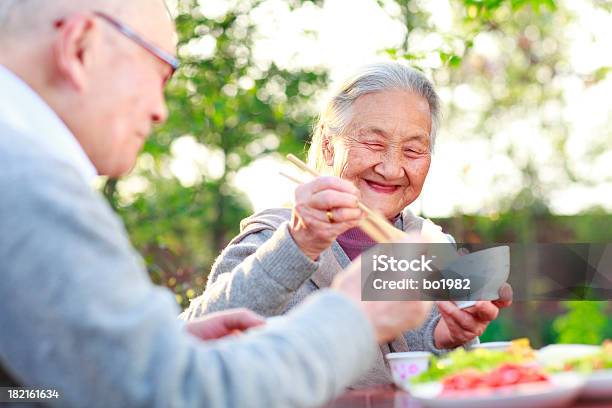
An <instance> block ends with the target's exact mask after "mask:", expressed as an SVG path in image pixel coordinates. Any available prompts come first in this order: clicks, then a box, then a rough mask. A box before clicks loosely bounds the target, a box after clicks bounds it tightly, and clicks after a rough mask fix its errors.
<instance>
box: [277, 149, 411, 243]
mask: <svg viewBox="0 0 612 408" xmlns="http://www.w3.org/2000/svg"><path fill="white" fill-rule="evenodd" d="M287 159H288V160H289V161H290V162H291V163H292V164H294V165H295V166H296V167H297V168H299V169H300V170H302V171H304V172H306V173H308V174H310V175H311V176H313V177H319V176H320V175H319V173H317V172H316V171H315V170H313V169H311V168H310V167H308V165H307V164H306V163H304V162H303V161H301V160H300V159H298V158H297V157H296V156H294V155H292V154H288V155H287ZM280 174H281V175H282V176H284V177H286V178H288V179H289V180H291V181H293V182H294V183H297V184H303V183H304V182H303V181H302V180H299V179H297V178H295V177H293V176H290V175H288V174H286V173H283V172H280ZM358 206H359V208H360V209H361V210H362V211H363V212H365V213H366V218H364V219H363V221H362V222H361V223H360V225H359V227H360V228H361V229H362V230H363V231H364V232H365V233H366V234H368V235H369V236H370V237H371V238H372V239H373V240H375V241H376V242H379V243H385V242H398V241H401V240H402V239H403V238H404V236H405V234H404V233H403V232H402V231H400V230H398V229H397V228H395V227H393V226H392V225H391V224H390V223H389V222H388V221H387V219H386V218H385V217H383V216H382V215H380V214H379V213H377V212H376V211H374V210H372V209H370V208H369V207H368V206H366V205H365V204H363V203H362V202H361V201H359V202H358Z"/></svg>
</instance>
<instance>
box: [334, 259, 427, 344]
mask: <svg viewBox="0 0 612 408" xmlns="http://www.w3.org/2000/svg"><path fill="white" fill-rule="evenodd" d="M332 289H335V290H337V291H338V292H340V293H342V294H344V295H346V296H347V297H349V298H350V299H351V300H353V301H354V302H356V303H357V304H358V305H359V307H360V308H361V310H362V311H363V312H364V314H365V316H366V318H367V319H368V321H369V322H370V323H371V324H372V327H373V329H374V333H375V334H376V339H377V341H378V343H380V344H382V343H386V342H388V341H391V340H393V339H395V338H396V337H397V336H399V335H400V334H401V333H403V332H404V331H406V330H409V329H414V328H415V327H418V326H420V325H421V324H422V323H423V321H424V320H425V318H426V317H427V316H428V314H429V311H430V310H431V302H425V301H388V302H383V301H377V302H364V301H361V258H358V259H357V260H355V261H354V262H353V263H352V264H351V265H349V267H348V268H347V269H346V270H344V271H343V272H342V273H340V274H338V275H337V276H336V277H335V278H334V281H333V282H332Z"/></svg>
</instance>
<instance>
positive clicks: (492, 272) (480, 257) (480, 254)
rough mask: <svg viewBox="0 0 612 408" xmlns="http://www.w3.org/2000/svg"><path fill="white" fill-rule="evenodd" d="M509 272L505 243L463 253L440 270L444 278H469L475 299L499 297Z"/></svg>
mask: <svg viewBox="0 0 612 408" xmlns="http://www.w3.org/2000/svg"><path fill="white" fill-rule="evenodd" d="M509 274H510V247H508V246H507V245H504V246H498V247H493V248H487V249H483V250H482V251H476V252H472V253H470V254H467V255H464V256H462V257H459V258H457V259H456V260H455V261H453V262H451V263H450V264H448V265H447V266H446V267H445V268H444V270H443V271H442V275H443V276H444V277H445V278H449V277H456V276H459V277H461V278H466V279H469V280H470V282H471V284H470V286H471V291H472V294H471V298H472V299H477V300H496V299H499V289H500V288H501V287H502V285H503V284H504V283H505V282H506V281H507V280H508V275H509ZM464 300H465V299H464Z"/></svg>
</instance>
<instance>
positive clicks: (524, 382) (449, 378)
mask: <svg viewBox="0 0 612 408" xmlns="http://www.w3.org/2000/svg"><path fill="white" fill-rule="evenodd" d="M583 384H584V379H583V378H582V377H581V376H579V375H576V374H573V373H559V374H557V373H554V374H551V373H549V372H547V371H546V370H544V369H543V368H542V367H541V366H540V365H539V364H538V362H537V360H536V354H535V352H534V350H533V349H532V348H531V347H530V346H529V342H528V340H526V339H520V340H515V341H512V342H511V343H510V345H509V346H508V347H507V348H506V349H505V350H490V349H483V348H479V349H474V350H469V351H466V350H464V349H457V350H455V351H453V352H451V353H449V354H447V355H446V356H444V357H441V358H432V360H431V362H430V367H429V369H428V370H427V371H425V372H423V373H422V374H420V375H418V376H416V377H414V378H413V379H412V381H411V382H410V385H409V386H408V387H407V389H408V391H409V392H410V393H411V394H412V396H413V397H414V398H415V399H416V400H417V401H418V402H419V403H420V404H421V405H423V406H425V407H441V408H442V407H444V408H450V407H453V408H463V407H466V408H467V407H495V408H504V407H516V406H520V407H545V406H555V407H562V406H567V405H569V404H570V403H571V402H572V401H573V400H574V399H576V398H577V396H578V393H579V392H580V389H581V387H582V386H583Z"/></svg>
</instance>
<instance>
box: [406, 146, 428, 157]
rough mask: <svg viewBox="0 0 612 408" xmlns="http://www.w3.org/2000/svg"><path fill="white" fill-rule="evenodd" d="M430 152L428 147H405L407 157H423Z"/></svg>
mask: <svg viewBox="0 0 612 408" xmlns="http://www.w3.org/2000/svg"><path fill="white" fill-rule="evenodd" d="M427 153H428V152H427V150H426V149H422V148H417V147H407V148H405V149H404V154H405V155H406V156H407V157H414V158H416V157H421V156H424V155H426V154H427Z"/></svg>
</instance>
